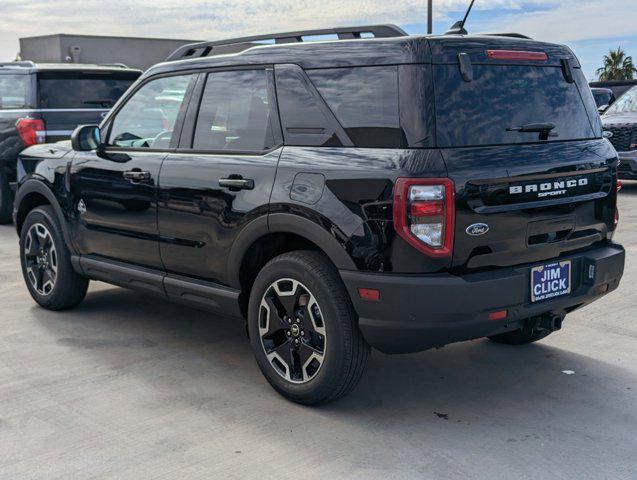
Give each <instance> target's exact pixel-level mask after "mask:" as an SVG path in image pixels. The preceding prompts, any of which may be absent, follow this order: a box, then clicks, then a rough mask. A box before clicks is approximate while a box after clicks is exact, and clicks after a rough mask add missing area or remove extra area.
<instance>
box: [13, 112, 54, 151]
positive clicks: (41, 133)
mask: <svg viewBox="0 0 637 480" xmlns="http://www.w3.org/2000/svg"><path fill="white" fill-rule="evenodd" d="M15 126H16V128H17V129H18V133H19V134H20V138H21V139H22V143H24V146H25V147H29V146H31V145H35V144H37V143H44V142H45V141H46V131H45V126H44V120H41V119H39V118H21V119H19V120H18V121H17V122H16V124H15Z"/></svg>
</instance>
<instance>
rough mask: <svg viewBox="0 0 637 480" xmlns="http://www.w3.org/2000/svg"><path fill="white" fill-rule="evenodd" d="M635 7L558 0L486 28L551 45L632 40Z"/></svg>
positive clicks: (624, 2) (619, 0)
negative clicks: (592, 40) (599, 40)
mask: <svg viewBox="0 0 637 480" xmlns="http://www.w3.org/2000/svg"><path fill="white" fill-rule="evenodd" d="M635 7H637V3H636V1H635V0H613V1H612V2H610V1H602V0H562V1H561V2H556V4H555V5H554V8H551V9H548V10H544V11H536V12H526V13H524V12H522V13H517V14H515V15H512V14H507V15H506V16H503V17H498V19H497V22H490V27H491V28H495V27H498V28H499V29H500V30H502V26H503V25H506V28H505V29H506V30H507V31H515V32H522V33H525V34H528V35H530V36H532V37H534V38H538V39H543V40H549V41H553V42H574V41H578V40H590V39H596V38H608V37H631V36H632V37H635V36H636V35H637V24H636V23H635V15H634V14H635V11H636V8H635Z"/></svg>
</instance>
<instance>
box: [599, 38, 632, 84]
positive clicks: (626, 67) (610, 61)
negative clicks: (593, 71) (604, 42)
mask: <svg viewBox="0 0 637 480" xmlns="http://www.w3.org/2000/svg"><path fill="white" fill-rule="evenodd" d="M635 73H637V68H635V64H634V63H633V57H627V56H626V52H624V50H622V47H621V46H620V47H617V50H616V51H615V50H611V51H610V52H608V55H604V66H603V67H602V68H599V69H597V75H598V76H599V79H600V80H601V81H607V80H632V79H633V75H634V74H635Z"/></svg>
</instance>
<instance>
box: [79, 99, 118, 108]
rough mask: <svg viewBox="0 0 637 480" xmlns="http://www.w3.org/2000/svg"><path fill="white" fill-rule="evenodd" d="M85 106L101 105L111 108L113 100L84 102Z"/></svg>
mask: <svg viewBox="0 0 637 480" xmlns="http://www.w3.org/2000/svg"><path fill="white" fill-rule="evenodd" d="M82 103H83V104H85V105H99V106H101V107H109V108H110V106H111V105H112V103H113V102H112V101H111V100H85V101H83V102H82Z"/></svg>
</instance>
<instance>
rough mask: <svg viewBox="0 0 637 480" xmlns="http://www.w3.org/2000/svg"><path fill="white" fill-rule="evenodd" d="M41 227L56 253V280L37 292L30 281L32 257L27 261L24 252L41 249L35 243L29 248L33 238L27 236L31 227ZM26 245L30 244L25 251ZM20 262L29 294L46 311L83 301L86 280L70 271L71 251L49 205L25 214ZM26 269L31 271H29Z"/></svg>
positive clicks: (86, 285)
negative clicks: (34, 245)
mask: <svg viewBox="0 0 637 480" xmlns="http://www.w3.org/2000/svg"><path fill="white" fill-rule="evenodd" d="M40 226H43V227H44V228H45V230H43V231H47V232H48V233H49V234H50V237H51V241H50V243H51V244H52V245H53V247H54V252H55V267H56V274H55V280H54V281H53V285H52V286H49V290H48V291H46V292H40V291H38V286H37V284H36V285H34V284H33V283H32V278H33V277H31V276H30V275H31V274H32V273H33V271H34V270H33V265H34V264H33V259H29V260H27V251H29V252H31V250H33V251H40V250H39V249H38V248H37V246H36V247H33V248H31V245H32V244H33V240H29V239H28V237H29V235H32V234H33V233H34V230H33V229H36V233H37V229H38V228H41V227H40ZM32 227H33V228H32ZM47 242H48V241H47ZM27 245H28V246H29V247H28V250H27ZM30 255H31V254H30ZM36 256H39V254H36ZM45 256H46V255H45ZM49 257H50V258H52V257H53V254H50V255H49ZM27 262H29V265H27ZM20 263H21V265H22V275H23V277H24V281H25V283H26V285H27V288H28V289H29V293H30V294H31V297H33V300H35V301H36V302H37V303H38V304H39V305H40V306H42V307H44V308H46V309H48V310H66V309H69V308H73V307H75V306H77V305H79V304H80V302H82V300H84V297H85V296H86V291H87V289H88V284H89V280H88V279H87V278H85V277H82V276H80V275H78V274H77V273H76V272H75V270H73V267H72V265H71V254H70V253H69V250H68V248H67V247H66V244H65V243H64V238H63V236H62V230H61V228H60V225H59V223H58V219H57V216H56V214H55V212H54V210H53V208H51V207H50V206H41V207H37V208H35V209H34V210H31V211H30V212H29V214H28V215H27V217H26V219H25V221H24V225H22V229H21V232H20ZM38 265H39V264H38ZM29 269H31V270H30V271H29ZM49 278H50V277H49Z"/></svg>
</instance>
